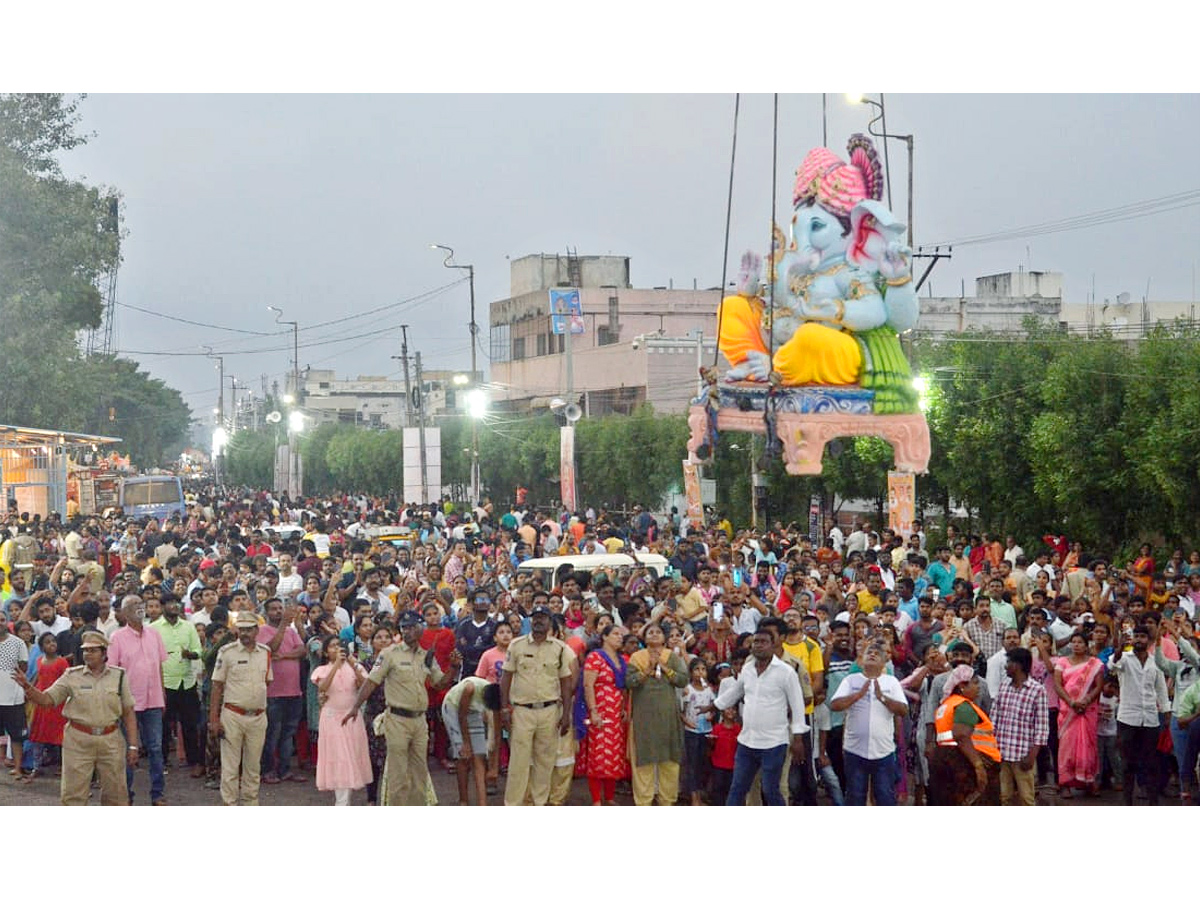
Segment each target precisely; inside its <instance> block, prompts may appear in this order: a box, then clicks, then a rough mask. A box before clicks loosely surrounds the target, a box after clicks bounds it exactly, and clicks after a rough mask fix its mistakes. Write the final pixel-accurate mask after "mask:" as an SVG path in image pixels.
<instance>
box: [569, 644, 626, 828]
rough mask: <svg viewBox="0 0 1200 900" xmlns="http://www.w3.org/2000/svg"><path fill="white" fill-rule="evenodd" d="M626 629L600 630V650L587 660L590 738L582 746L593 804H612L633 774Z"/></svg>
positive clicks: (585, 683) (585, 690)
mask: <svg viewBox="0 0 1200 900" xmlns="http://www.w3.org/2000/svg"><path fill="white" fill-rule="evenodd" d="M625 635H626V631H625V629H624V628H622V627H621V626H620V625H608V626H607V627H605V628H604V629H603V630H602V631H601V632H600V640H601V643H600V649H599V650H593V651H592V652H591V653H589V654H588V657H587V659H586V660H584V663H583V696H584V700H585V702H586V703H587V709H588V719H587V741H586V745H585V746H584V747H582V748H580V757H582V761H583V767H582V768H583V772H584V774H585V775H587V780H588V787H589V788H590V789H591V793H592V805H593V806H601V805H605V806H612V805H613V802H614V801H613V798H614V795H615V793H616V786H617V782H618V781H621V780H623V779H626V778H628V777H629V748H628V734H629V725H628V719H627V716H626V712H625V670H626V662H625V658H624V657H623V656H622V655H621V644H622V643H623V642H624V640H625Z"/></svg>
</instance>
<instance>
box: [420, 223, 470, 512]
mask: <svg viewBox="0 0 1200 900" xmlns="http://www.w3.org/2000/svg"><path fill="white" fill-rule="evenodd" d="M429 249H430V250H444V251H445V252H446V258H445V259H443V260H442V265H443V266H445V267H446V268H447V269H466V270H467V283H468V285H469V286H470V293H471V325H470V329H471V375H470V380H469V381H467V382H465V383H467V384H474V383H475V373H476V372H478V371H479V368H478V366H477V365H476V362H475V344H476V337H475V333H476V331H478V327H477V326H476V325H475V267H474V266H472V265H469V264H467V265H459V264H457V263H455V262H454V261H453V260H454V250H453V248H451V247H447V246H446V245H445V244H430V245H429ZM454 383H455V384H459V381H458V379H457V377H456V378H455V379H454ZM471 503H472V504H478V503H479V429H478V427H477V426H476V417H475V416H471Z"/></svg>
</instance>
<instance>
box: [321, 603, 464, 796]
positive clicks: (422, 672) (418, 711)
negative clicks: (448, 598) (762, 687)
mask: <svg viewBox="0 0 1200 900" xmlns="http://www.w3.org/2000/svg"><path fill="white" fill-rule="evenodd" d="M423 629H424V622H423V621H422V619H421V617H420V616H419V615H417V614H416V613H415V612H412V611H411V610H410V611H409V612H406V613H404V614H403V615H402V616H401V617H400V636H401V637H402V638H403V639H404V643H402V644H394V645H392V646H391V647H389V648H388V649H386V650H384V651H383V653H382V654H380V656H379V661H378V662H377V663H376V664H375V668H373V669H372V670H371V674H370V675H368V676H367V680H366V681H364V682H363V685H362V687H361V688H359V690H358V699H357V700H355V701H354V709H352V710H351V711H350V712H349V713H347V714H346V716H345V718H343V719H342V724H343V725H345V724H346V723H347V722H349V721H350V720H351V719H354V718H355V717H357V716H358V709H359V707H360V706H362V705H363V704H364V703H366V702H367V698H368V697H370V696H371V694H373V693H374V692H375V690H376V689H377V688H378V687H379V685H380V684H382V685H383V692H384V697H385V698H386V699H387V712H386V713H385V715H384V720H383V729H384V731H383V733H384V737H385V739H386V740H387V763H386V766H385V771H386V778H385V781H384V791H383V793H384V797H385V803H386V804H387V805H388V806H406V805H407V806H424V805H425V782H426V781H428V780H429V763H428V761H427V759H426V754H427V752H428V750H429V725H428V723H427V722H426V721H425V711H426V709H427V708H428V707H429V692H428V691H427V690H426V688H425V684H426V680H428V682H429V684H430V686H431V687H433V689H434V690H441V689H442V688H446V687H449V686H450V685H451V684H452V683H453V682H454V681H455V680H456V679H457V678H458V672H459V669H460V668H461V667H462V656H461V654H459V652H458V651H457V650H454V651H452V652H451V654H450V671H449V672H447V673H446V674H445V675H443V674H442V670H441V668H440V667H439V666H438V664H437V660H436V659H434V655H433V650H432V649H430V650H422V649H421V643H420V642H421V632H422V630H423ZM369 724H370V723H368V725H369Z"/></svg>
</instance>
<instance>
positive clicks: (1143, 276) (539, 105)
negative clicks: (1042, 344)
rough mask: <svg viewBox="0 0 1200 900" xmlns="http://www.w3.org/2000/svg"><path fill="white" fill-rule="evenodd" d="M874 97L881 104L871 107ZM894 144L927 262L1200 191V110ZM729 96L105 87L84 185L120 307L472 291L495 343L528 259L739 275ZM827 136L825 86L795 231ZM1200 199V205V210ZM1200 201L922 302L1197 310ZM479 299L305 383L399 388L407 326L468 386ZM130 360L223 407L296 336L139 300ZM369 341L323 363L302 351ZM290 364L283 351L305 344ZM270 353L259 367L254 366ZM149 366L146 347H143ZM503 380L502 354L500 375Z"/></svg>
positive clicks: (430, 310) (1062, 110) (975, 104)
mask: <svg viewBox="0 0 1200 900" xmlns="http://www.w3.org/2000/svg"><path fill="white" fill-rule="evenodd" d="M868 96H878V95H868ZM885 99H886V107H887V124H888V130H889V132H891V133H894V134H909V133H911V134H913V135H914V136H915V190H914V197H915V214H914V231H915V234H916V239H917V242H918V243H919V244H926V245H928V244H930V243H932V242H933V241H947V240H957V239H963V238H967V237H971V236H976V235H982V234H987V233H992V232H1000V231H1005V230H1008V229H1015V228H1019V227H1021V226H1026V225H1034V224H1038V223H1043V222H1050V221H1055V220H1059V219H1064V218H1067V217H1070V216H1076V215H1081V214H1084V213H1091V212H1096V211H1101V210H1107V209H1112V208H1114V207H1121V206H1124V205H1127V204H1132V203H1136V202H1139V201H1144V200H1150V199H1156V198H1162V197H1166V196H1171V195H1176V194H1186V193H1187V192H1192V191H1195V190H1197V189H1200V184H1198V183H1197V182H1200V175H1197V173H1196V169H1195V166H1194V165H1193V163H1192V156H1193V151H1194V148H1195V147H1196V146H1197V144H1200V140H1198V138H1200V115H1198V114H1200V101H1198V99H1197V97H1196V96H1195V95H1122V96H1117V95H1088V96H1076V95H1004V94H998V95H933V94H924V95H914V94H909V95H905V94H887V95H885ZM827 102H828V134H829V144H830V146H831V147H832V148H833V149H834V150H836V151H838V152H839V153H841V152H843V151H844V147H845V143H846V139H847V138H848V137H849V135H850V134H852V133H853V132H856V131H865V130H866V126H867V123H868V120H869V118H870V108H869V107H867V106H852V105H851V104H849V103H848V102H847V101H846V99H845V97H844V96H843V95H841V94H830V95H828V97H827ZM733 105H734V99H733V95H732V94H729V95H689V96H664V95H609V96H605V95H588V96H563V95H552V96H550V95H545V96H539V95H499V96H463V95H451V96H429V95H418V96H412V95H410V96H403V95H386V96H371V95H342V96H337V95H320V96H317V95H288V96H265V95H240V96H239V95H220V96H217V95H101V94H92V95H90V96H89V97H88V98H87V99H86V100H85V101H84V103H83V105H82V113H83V127H84V129H85V130H89V131H95V132H96V136H95V137H94V138H93V139H92V140H91V142H90V143H89V144H88V145H87V146H85V147H82V148H79V149H77V150H75V151H72V152H71V153H70V154H68V155H66V156H65V157H64V159H63V164H64V169H65V171H66V172H67V173H68V174H70V175H72V176H83V177H84V178H86V180H87V181H89V182H91V183H93V184H103V185H111V186H113V187H115V188H117V189H119V190H120V191H121V193H122V194H123V196H124V210H123V212H124V225H125V228H126V229H127V232H128V234H127V237H126V239H125V242H124V245H123V254H124V263H123V265H122V267H121V270H120V275H119V281H118V292H117V296H118V300H119V301H120V302H122V303H127V304H131V305H132V306H138V307H143V308H146V309H153V310H155V311H158V312H161V313H165V314H169V315H172V316H177V317H181V318H185V319H192V320H195V321H198V322H204V323H211V324H214V325H222V326H224V327H226V328H237V329H245V330H249V331H264V332H270V331H273V330H274V315H273V314H272V313H270V312H268V310H267V308H266V307H267V306H268V305H274V306H278V307H282V308H283V310H284V312H285V318H286V319H293V318H294V319H297V320H298V321H299V322H300V325H301V327H302V328H306V327H307V326H312V325H316V324H317V323H320V322H328V321H330V320H334V319H337V318H340V317H344V316H349V315H353V314H355V313H359V312H364V311H366V310H369V309H373V308H375V307H380V306H384V305H387V304H395V303H398V302H399V301H402V300H405V299H407V298H422V297H424V296H425V295H427V294H428V293H429V292H431V291H435V290H437V289H438V288H441V287H443V286H445V285H448V284H450V283H451V282H452V281H454V280H455V278H457V277H459V275H458V273H455V272H450V271H447V270H446V269H443V268H442V265H441V262H442V254H441V253H440V252H439V251H435V250H431V249H429V244H431V243H441V244H448V245H450V246H452V247H454V249H455V252H456V261H458V262H460V263H471V264H473V265H474V266H475V273H476V302H477V318H478V321H479V323H480V325H481V329H482V331H481V339H482V344H483V348H484V349H485V350H486V349H488V343H487V337H488V334H487V321H488V314H487V306H488V303H489V302H490V301H493V300H497V299H501V298H504V297H507V296H508V294H509V290H508V288H509V270H508V260H509V258H512V259H516V258H518V257H521V256H524V255H527V254H531V253H556V252H560V253H561V252H565V250H566V249H567V248H568V247H571V248H574V249H575V250H577V251H578V253H579V254H581V255H595V254H618V255H625V256H629V257H630V259H631V271H632V278H633V283H634V286H635V287H654V286H657V285H666V284H667V283H668V281H669V280H672V279H673V281H674V284H675V286H676V287H689V288H690V287H691V285H692V283H693V280H695V281H696V282H697V283H698V284H699V286H700V287H710V286H714V285H716V284H717V283H718V282H719V281H720V277H721V264H722V258H721V257H722V245H723V241H724V227H725V207H726V192H727V188H728V178H729V162H730V149H731V148H730V140H731V136H732V131H733ZM771 105H772V99H771V95H769V94H755V95H743V96H742V115H741V119H740V125H739V131H738V147H737V167H736V174H735V181H734V196H733V225H732V233H731V236H730V266H731V268H733V267H736V261H737V259H738V256H739V255H740V253H741V251H742V250H743V249H745V248H754V249H756V250H758V251H760V252H761V251H762V250H763V249H764V248H765V245H766V242H767V236H768V232H767V222H768V220H769V217H770V213H771V209H770V207H771V190H770V188H771V142H772V141H771V130H772V126H771ZM821 140H822V103H821V95H820V94H809V95H803V94H797V95H781V96H780V97H779V137H778V176H777V178H778V180H777V185H778V189H777V193H776V197H777V203H776V214H777V216H778V217H779V219H780V220H781V221H786V217H787V216H788V214H789V211H790V210H789V204H790V197H791V190H792V179H793V177H794V171H795V169H796V166H797V165H798V163H799V162H800V160H801V159H802V158H803V156H804V154H805V153H806V152H807V151H808V150H809V149H810V148H811V147H814V146H817V145H819V144H820V143H821ZM889 152H890V157H891V160H890V162H891V171H892V177H893V190H892V198H893V205H894V207H895V209H896V212H897V215H898V216H899V217H900V218H901V219H903V218H904V216H905V203H906V194H905V183H906V179H907V163H906V160H905V149H904V144H903V143H902V142H899V141H889ZM1194 202H1196V203H1200V200H1197V201H1194ZM1198 235H1200V206H1197V205H1192V206H1187V207H1185V208H1181V209H1176V210H1174V211H1169V212H1164V213H1161V214H1156V215H1152V216H1146V217H1142V218H1133V219H1127V220H1125V221H1119V222H1116V223H1113V224H1105V225H1101V226H1099V227H1094V228H1087V229H1081V230H1073V231H1065V232H1061V233H1052V234H1047V235H1041V236H1037V237H1032V238H1023V239H1017V240H1004V241H994V242H988V243H981V244H974V245H969V246H964V247H961V248H958V249H956V250H955V252H954V258H953V260H951V261H948V262H947V261H943V262H941V263H939V264H938V267H937V268H936V269H935V270H934V273H933V274H932V276H931V278H930V280H929V282H927V285H926V287H925V289H923V290H922V294H926V293H928V292H929V289H930V286H931V287H932V290H933V293H934V294H935V295H939V296H943V295H946V296H948V295H954V296H957V295H958V294H959V291H960V286H961V285H962V284H963V283H964V282H965V285H966V292H967V294H968V295H970V294H973V292H974V284H973V282H974V279H975V278H976V277H978V276H981V275H987V274H994V273H997V272H1003V271H1009V270H1016V268H1017V267H1018V266H1019V265H1024V266H1026V267H1030V268H1033V269H1035V270H1049V271H1056V272H1062V273H1063V275H1064V280H1065V290H1066V299H1067V301H1068V302H1080V303H1082V302H1085V301H1086V299H1087V294H1088V291H1089V290H1090V289H1091V283H1092V279H1093V277H1094V278H1095V286H1096V294H1097V296H1098V297H1099V298H1101V299H1103V298H1105V297H1113V296H1115V295H1116V294H1118V293H1119V292H1122V291H1128V292H1129V293H1130V294H1131V295H1133V297H1134V298H1135V299H1140V298H1141V297H1142V296H1143V294H1145V293H1146V288H1147V281H1148V280H1149V296H1150V298H1151V299H1160V300H1166V299H1172V300H1191V299H1192V298H1193V297H1194V296H1195V290H1196V288H1195V284H1196V274H1195V269H1196V266H1197V262H1198V260H1197V256H1200V252H1198V250H1197V236H1198ZM467 319H468V294H467V286H466V284H465V283H463V284H461V285H457V286H455V287H453V288H452V289H450V290H447V291H444V292H442V293H440V294H435V295H433V296H431V297H425V299H424V301H423V302H420V301H416V302H413V303H412V304H410V305H408V306H399V307H397V308H395V309H392V310H389V311H387V312H384V313H381V314H379V315H377V316H371V317H362V318H358V319H354V320H352V321H349V322H346V323H343V324H339V325H330V326H327V327H324V328H321V329H310V330H303V331H301V334H300V338H301V345H302V346H301V350H300V362H301V365H302V366H304V365H311V366H313V367H314V368H334V369H336V370H337V371H338V374H339V376H340V377H352V376H354V375H357V374H385V375H398V374H399V366H398V363H396V362H395V361H393V360H392V359H390V357H391V356H393V355H396V354H398V353H399V347H400V331H399V329H398V328H396V326H398V325H399V324H401V323H405V324H408V325H409V326H410V328H409V344H410V351H412V350H416V349H420V350H421V351H422V353H423V357H424V358H423V362H424V365H425V367H426V368H427V369H434V368H463V369H466V368H467V367H468V366H469V361H470V354H469V338H468V331H467ZM116 334H117V345H118V348H119V349H120V350H121V351H122V352H126V353H129V354H130V355H131V356H133V357H134V358H135V359H137V360H138V361H139V362H141V363H142V364H143V365H144V366H145V368H147V369H148V370H149V371H151V372H152V373H154V374H155V375H157V376H159V377H162V378H163V379H165V380H166V381H167V382H168V383H169V384H171V385H172V386H174V387H176V388H178V389H179V390H181V391H183V392H184V393H185V395H186V397H185V399H187V401H188V402H189V403H190V404H191V405H192V408H193V410H195V411H196V413H197V414H198V415H199V414H202V413H205V412H208V411H209V410H211V408H212V406H213V405H214V403H215V399H216V393H217V392H216V385H217V376H216V373H215V371H214V370H213V368H212V363H211V362H210V361H208V360H205V359H204V358H202V357H188V356H152V355H142V354H143V353H146V352H148V351H155V352H181V353H190V352H198V351H199V349H200V347H201V345H211V346H212V347H214V348H216V349H218V350H224V351H225V352H226V354H227V355H226V359H225V371H226V373H227V374H232V375H235V376H237V377H238V378H239V380H243V379H244V380H247V381H251V382H252V383H253V387H254V389H255V390H256V391H257V389H258V385H259V380H260V375H261V374H262V373H267V374H268V375H269V376H270V378H272V379H274V378H279V379H280V380H281V381H282V375H283V373H284V372H285V371H286V370H287V369H288V367H289V365H290V363H289V360H290V357H291V352H290V346H291V337H290V332H289V333H288V334H287V335H286V336H284V337H275V336H272V337H254V336H247V335H240V334H236V333H233V332H227V331H225V332H223V331H220V330H215V329H205V328H199V327H195V326H190V325H185V324H182V323H179V322H173V321H169V320H165V319H162V318H156V317H154V316H150V315H146V314H144V313H142V312H138V311H135V310H133V309H129V308H123V307H118V314H117V323H116ZM350 336H360V337H358V338H357V339H355V340H351V341H347V342H343V343H331V344H325V345H323V346H313V347H309V348H305V347H304V346H303V345H304V344H306V343H313V344H315V343H317V342H320V341H329V340H331V339H334V338H338V337H350ZM284 347H286V348H287V349H283V348H284ZM263 348H267V349H268V350H269V351H270V352H260V353H238V354H237V355H235V351H247V350H260V349H263ZM135 351H137V353H136V354H135ZM480 361H481V364H482V365H483V366H484V367H485V368H486V357H484V356H483V355H482V354H481V356H480Z"/></svg>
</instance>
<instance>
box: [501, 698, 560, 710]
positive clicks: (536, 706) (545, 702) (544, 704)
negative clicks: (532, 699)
mask: <svg viewBox="0 0 1200 900" xmlns="http://www.w3.org/2000/svg"><path fill="white" fill-rule="evenodd" d="M560 703H562V700H543V701H542V702H541V703H513V706H520V707H522V708H523V709H545V708H546V707H547V706H558V705H559V704H560Z"/></svg>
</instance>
